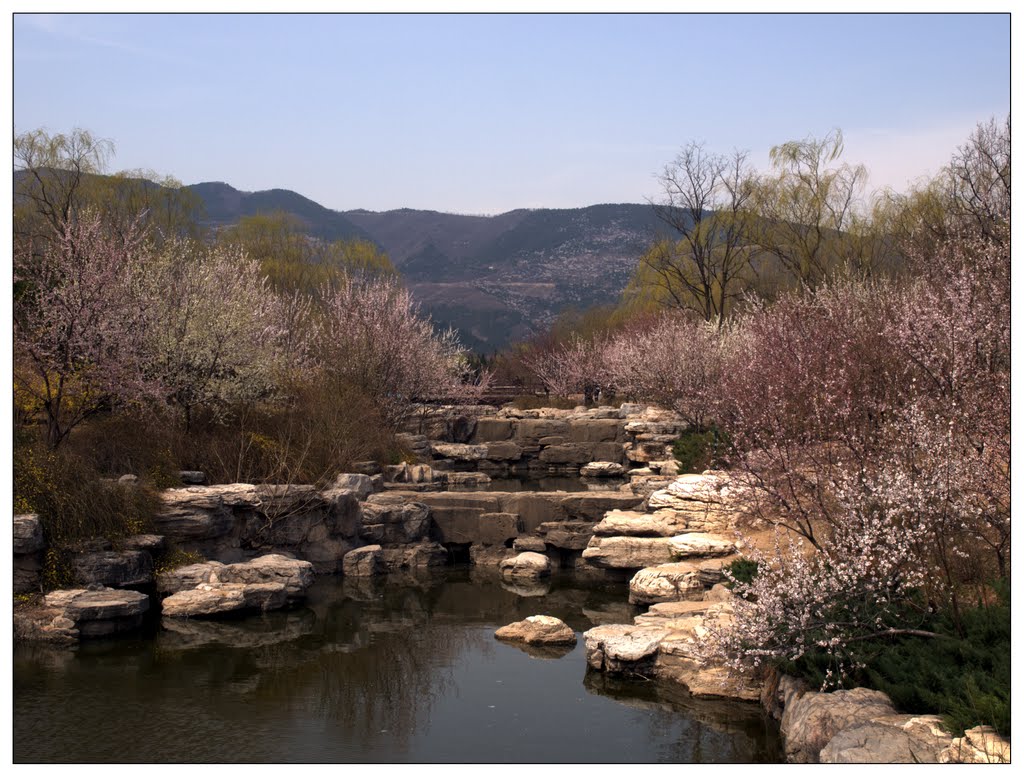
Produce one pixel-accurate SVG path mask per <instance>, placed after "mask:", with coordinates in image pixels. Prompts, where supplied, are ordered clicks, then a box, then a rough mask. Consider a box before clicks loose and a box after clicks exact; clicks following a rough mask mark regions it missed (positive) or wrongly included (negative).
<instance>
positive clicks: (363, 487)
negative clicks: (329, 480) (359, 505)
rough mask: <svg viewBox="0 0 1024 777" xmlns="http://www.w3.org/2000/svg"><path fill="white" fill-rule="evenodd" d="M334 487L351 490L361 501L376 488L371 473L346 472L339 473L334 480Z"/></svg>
mask: <svg viewBox="0 0 1024 777" xmlns="http://www.w3.org/2000/svg"><path fill="white" fill-rule="evenodd" d="M334 488H335V489H338V490H342V491H351V492H352V493H354V494H355V495H356V498H357V499H359V500H360V501H362V500H364V499H366V497H368V496H369V495H370V494H372V493H373V492H374V491H375V489H374V487H373V481H372V480H371V479H370V476H369V475H362V474H359V473H351V472H345V473H342V474H341V475H338V477H337V478H335V480H334Z"/></svg>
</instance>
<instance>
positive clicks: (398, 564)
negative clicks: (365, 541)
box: [381, 540, 448, 573]
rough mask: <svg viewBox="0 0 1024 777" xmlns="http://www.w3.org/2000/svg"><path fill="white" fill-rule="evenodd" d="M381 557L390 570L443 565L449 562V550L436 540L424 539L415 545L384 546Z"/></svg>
mask: <svg viewBox="0 0 1024 777" xmlns="http://www.w3.org/2000/svg"><path fill="white" fill-rule="evenodd" d="M381 558H382V559H383V562H384V568H385V569H386V570H387V571H388V572H389V573H391V572H401V571H406V570H420V569H428V568H430V567H441V566H444V565H445V564H446V563H447V562H448V551H447V550H445V549H444V547H443V546H442V545H439V544H438V543H436V542H430V541H428V540H423V541H421V542H418V543H416V544H413V545H402V546H400V547H397V548H382V549H381Z"/></svg>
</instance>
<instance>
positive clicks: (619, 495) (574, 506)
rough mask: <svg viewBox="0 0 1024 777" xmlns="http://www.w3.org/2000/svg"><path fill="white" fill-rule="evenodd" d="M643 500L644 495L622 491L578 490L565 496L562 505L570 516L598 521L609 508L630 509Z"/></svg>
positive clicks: (582, 519)
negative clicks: (639, 495)
mask: <svg viewBox="0 0 1024 777" xmlns="http://www.w3.org/2000/svg"><path fill="white" fill-rule="evenodd" d="M642 501H643V498H642V497H638V496H636V495H635V494H627V493H623V492H620V491H577V492H575V493H572V494H569V495H567V496H565V497H563V498H562V499H561V506H562V509H563V510H564V511H565V513H566V515H568V516H569V517H570V518H576V519H578V520H581V521H591V522H595V523H596V522H597V521H600V520H601V519H602V518H603V517H604V516H605V514H606V513H607V512H608V511H609V510H629V509H631V508H633V507H637V506H638V505H639V504H640V503H641V502H642Z"/></svg>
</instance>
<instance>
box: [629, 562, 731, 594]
mask: <svg viewBox="0 0 1024 777" xmlns="http://www.w3.org/2000/svg"><path fill="white" fill-rule="evenodd" d="M734 558H735V557H732V556H726V557H722V558H716V559H704V560H699V561H677V562H674V563H670V564H659V565H657V566H652V567H645V568H644V569H641V570H640V571H639V572H637V573H636V574H635V575H633V578H632V579H631V580H630V581H629V602H630V604H639V605H643V604H655V603H657V602H678V601H688V600H689V601H692V600H699V599H703V597H704V592H705V590H706V589H708V588H710V587H712V586H713V585H715V584H716V583H720V582H722V581H724V580H725V574H724V573H723V572H722V568H723V567H724V566H726V565H727V564H728V563H730V562H731V561H732V560H733V559H734Z"/></svg>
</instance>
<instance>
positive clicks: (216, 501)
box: [153, 483, 261, 541]
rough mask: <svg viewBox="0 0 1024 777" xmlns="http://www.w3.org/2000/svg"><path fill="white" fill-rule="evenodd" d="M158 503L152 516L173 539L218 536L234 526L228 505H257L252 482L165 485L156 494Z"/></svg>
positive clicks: (162, 532) (258, 503) (204, 538)
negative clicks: (174, 486)
mask: <svg viewBox="0 0 1024 777" xmlns="http://www.w3.org/2000/svg"><path fill="white" fill-rule="evenodd" d="M160 500H161V502H162V505H161V507H160V509H159V511H158V512H157V513H156V515H155V516H154V518H153V521H154V523H155V524H156V526H157V528H159V530H160V533H161V534H165V535H166V536H168V537H170V538H172V539H174V540H184V541H189V540H208V539H213V538H216V537H221V536H223V535H225V534H227V533H228V532H230V531H231V529H232V528H233V527H234V524H235V521H234V517H233V516H232V514H231V508H233V507H240V508H249V509H255V508H257V507H259V506H260V504H261V503H260V498H259V495H258V494H257V491H256V486H252V485H247V484H242V483H234V484H231V485H229V486H190V487H188V488H169V489H167V490H166V491H164V492H162V493H161V494H160Z"/></svg>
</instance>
